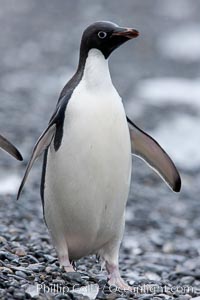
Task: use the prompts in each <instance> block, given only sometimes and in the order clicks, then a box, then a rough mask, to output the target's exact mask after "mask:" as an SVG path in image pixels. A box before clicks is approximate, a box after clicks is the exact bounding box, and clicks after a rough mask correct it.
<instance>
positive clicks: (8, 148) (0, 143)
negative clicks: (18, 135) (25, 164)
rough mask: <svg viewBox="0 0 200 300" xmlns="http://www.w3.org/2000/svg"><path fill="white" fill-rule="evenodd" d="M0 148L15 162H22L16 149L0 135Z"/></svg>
mask: <svg viewBox="0 0 200 300" xmlns="http://www.w3.org/2000/svg"><path fill="white" fill-rule="evenodd" d="M0 148H1V149H3V150H4V151H6V152H7V153H9V154H10V155H12V156H13V157H14V158H16V159H17V160H20V161H22V160H23V158H22V156H21V154H20V152H19V151H18V150H17V148H16V147H15V146H14V145H13V144H12V143H11V142H9V141H8V140H7V139H6V138H5V137H3V136H2V135H1V134H0Z"/></svg>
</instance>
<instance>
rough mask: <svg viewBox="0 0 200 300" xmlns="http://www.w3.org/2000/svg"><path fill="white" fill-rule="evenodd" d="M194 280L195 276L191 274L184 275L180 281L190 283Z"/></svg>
mask: <svg viewBox="0 0 200 300" xmlns="http://www.w3.org/2000/svg"><path fill="white" fill-rule="evenodd" d="M194 280H195V278H194V277H192V276H184V277H182V278H181V280H180V282H181V283H182V284H185V285H192V283H193V282H194Z"/></svg>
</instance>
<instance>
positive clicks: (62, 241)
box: [18, 22, 181, 289]
mask: <svg viewBox="0 0 200 300" xmlns="http://www.w3.org/2000/svg"><path fill="white" fill-rule="evenodd" d="M138 35H139V33H138V31H137V30H135V29H131V28H123V27H119V26H118V25H116V24H114V23H111V22H96V23H94V24H92V25H90V26H89V27H87V28H86V29H85V31H84V33H83V36H82V40H81V45H80V56H79V63H78V68H77V71H76V72H75V74H74V76H73V77H72V78H71V80H70V81H69V82H68V83H67V84H66V85H65V87H64V89H63V90H62V92H61V94H60V98H59V100H58V103H57V106H56V109H55V111H54V113H53V115H52V117H51V119H50V122H49V125H48V127H47V129H46V130H45V131H44V132H43V133H42V135H41V136H40V138H39V139H38V141H37V143H36V145H35V147H34V150H33V153H32V156H31V158H30V161H29V163H28V166H27V169H26V172H25V175H24V178H23V180H22V183H21V186H20V188H19V192H18V197H19V195H20V192H21V190H22V188H23V186H24V183H25V181H26V178H27V176H28V173H29V171H30V169H31V167H32V165H33V163H34V161H35V159H36V158H37V157H38V156H39V155H40V154H41V153H43V152H44V151H45V153H44V163H43V173H42V182H41V198H42V203H43V212H44V218H45V222H46V224H47V226H48V229H49V233H50V235H51V238H52V241H53V244H54V246H55V248H56V250H57V253H58V257H59V261H60V265H61V266H63V267H64V268H65V270H66V271H67V272H71V271H74V269H73V266H72V264H71V262H72V261H74V260H78V259H79V258H81V257H83V256H86V255H90V254H97V255H98V256H100V257H101V259H102V260H103V261H104V262H105V266H106V269H107V271H108V279H109V281H108V282H109V284H110V285H116V286H117V287H119V288H122V289H124V288H129V287H128V286H127V285H126V283H125V282H124V281H123V279H122V278H121V276H120V273H119V268H118V254H119V247H120V243H121V240H122V236H123V232H124V223H125V218H124V216H125V207H126V202H127V198H128V193H129V187H130V181H131V169H132V157H131V154H133V155H136V156H139V157H140V158H142V159H143V160H145V161H146V162H147V163H148V164H149V165H150V166H151V167H152V168H153V169H154V170H155V171H157V172H158V174H160V176H161V177H162V178H163V179H164V180H165V182H166V183H167V184H168V185H169V186H170V187H171V188H172V189H173V190H174V191H176V192H178V191H179V190H180V187H181V179H180V176H179V173H178V171H177V169H176V167H175V165H174V164H173V162H172V160H171V159H170V158H169V156H168V155H167V154H166V153H165V151H164V150H163V149H162V148H161V147H160V146H159V144H158V143H157V142H156V141H155V140H154V139H153V138H152V137H150V136H149V135H148V134H146V133H145V132H144V131H142V130H141V129H139V128H138V127H137V126H136V125H135V124H134V123H133V122H132V121H131V120H130V119H128V118H127V117H126V114H125V111H124V107H123V104H122V99H121V97H120V96H119V94H118V92H117V91H116V89H115V87H114V86H113V83H112V80H111V76H110V72H109V66H108V58H109V57H110V54H111V53H112V52H113V51H114V50H115V49H116V48H118V47H119V46H120V45H122V44H124V43H125V42H127V41H129V40H131V39H133V38H136V37H137V36H138Z"/></svg>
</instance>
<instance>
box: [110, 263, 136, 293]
mask: <svg viewBox="0 0 200 300" xmlns="http://www.w3.org/2000/svg"><path fill="white" fill-rule="evenodd" d="M106 269H107V271H108V273H109V275H108V279H109V280H108V284H109V285H110V286H111V287H113V288H114V289H115V290H119V291H121V292H126V291H132V288H131V287H130V286H129V285H128V284H127V283H126V282H125V281H124V280H123V279H122V278H121V276H120V273H119V269H118V266H115V265H110V264H108V263H106Z"/></svg>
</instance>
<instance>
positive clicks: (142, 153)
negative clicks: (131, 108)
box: [127, 117, 181, 192]
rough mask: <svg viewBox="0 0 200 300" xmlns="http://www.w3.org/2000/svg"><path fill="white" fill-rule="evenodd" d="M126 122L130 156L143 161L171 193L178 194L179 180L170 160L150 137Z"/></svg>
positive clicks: (131, 123) (129, 121)
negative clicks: (128, 132) (129, 141)
mask: <svg viewBox="0 0 200 300" xmlns="http://www.w3.org/2000/svg"><path fill="white" fill-rule="evenodd" d="M127 121H128V125H129V131H130V138H131V148H132V154H133V155H135V156H138V157H140V158H141V159H143V160H144V161H145V162H146V163H147V164H148V165H149V166H150V167H151V168H152V169H154V171H156V173H158V174H159V175H160V177H161V178H162V179H163V180H164V181H165V182H166V183H167V184H168V185H169V187H170V188H171V189H172V190H173V191H175V192H179V191H180V189H181V178H180V175H179V173H178V171H177V169H176V167H175V165H174V163H173V161H172V160H171V158H170V157H169V156H168V154H167V153H166V152H165V151H164V150H163V149H162V148H161V146H160V145H159V144H158V143H157V142H156V141H155V140H154V139H153V138H152V137H151V136H150V135H148V134H147V133H145V132H144V131H142V130H141V129H140V128H138V127H137V126H136V125H135V124H134V123H133V122H132V121H131V120H130V119H129V118H128V117H127Z"/></svg>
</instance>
